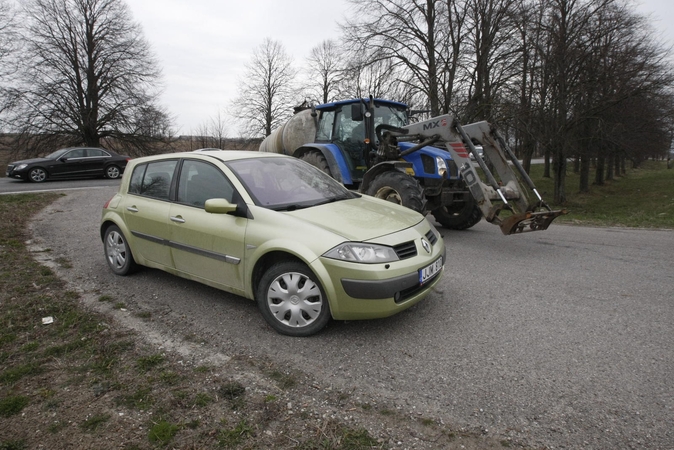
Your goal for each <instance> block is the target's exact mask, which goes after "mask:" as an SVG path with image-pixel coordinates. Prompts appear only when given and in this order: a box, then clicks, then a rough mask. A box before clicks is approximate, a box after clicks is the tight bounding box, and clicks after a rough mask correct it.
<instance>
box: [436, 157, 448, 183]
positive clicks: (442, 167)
mask: <svg viewBox="0 0 674 450" xmlns="http://www.w3.org/2000/svg"><path fill="white" fill-rule="evenodd" d="M435 163H436V164H437V165H438V174H439V175H440V176H441V177H442V178H447V163H446V162H445V160H444V159H443V158H442V157H440V156H436V157H435Z"/></svg>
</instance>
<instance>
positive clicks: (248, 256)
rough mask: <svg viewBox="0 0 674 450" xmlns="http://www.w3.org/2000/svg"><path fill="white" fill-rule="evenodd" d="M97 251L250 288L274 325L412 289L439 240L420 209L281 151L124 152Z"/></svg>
mask: <svg viewBox="0 0 674 450" xmlns="http://www.w3.org/2000/svg"><path fill="white" fill-rule="evenodd" d="M100 232H101V238H102V239H103V243H104V248H105V259H106V261H107V263H108V265H109V267H110V269H112V271H113V272H114V273H116V274H118V275H127V274H129V273H131V272H133V270H134V269H136V268H137V266H138V265H142V266H147V267H154V268H158V269H161V270H165V271H167V272H170V273H172V274H175V275H178V276H180V277H184V278H188V279H190V280H195V281H198V282H200V283H204V284H207V285H209V286H213V287H216V288H218V289H222V290H224V291H227V292H232V293H234V294H237V295H241V296H244V297H246V298H249V299H254V300H255V301H257V304H258V306H259V308H260V311H261V312H262V315H263V317H264V318H265V320H266V321H267V322H268V323H269V325H271V326H272V328H274V329H275V330H276V331H278V332H279V333H282V334H287V335H290V336H308V335H311V334H314V333H316V332H318V331H319V330H321V329H322V328H323V327H324V326H325V325H326V324H327V323H328V321H329V320H330V318H331V317H332V318H334V319H337V320H353V319H372V318H379V317H386V316H390V315H393V314H395V313H398V312H400V311H402V310H404V309H406V308H409V307H410V306H412V305H414V304H415V303H417V302H419V301H420V300H422V299H423V298H424V297H425V296H426V295H427V294H428V293H429V292H430V290H431V289H432V288H433V286H434V285H435V284H436V283H437V282H438V281H439V280H440V277H441V275H442V272H443V267H444V261H445V245H444V242H443V240H442V237H441V236H440V234H439V233H438V231H437V230H436V229H435V228H434V227H433V226H432V225H431V223H430V222H428V221H427V220H426V219H425V218H424V217H423V216H422V215H420V214H418V213H417V212H414V211H412V210H410V209H407V208H404V207H402V206H398V205H396V204H393V203H390V202H386V201H383V200H379V199H376V198H373V197H368V196H362V195H359V194H356V193H354V192H351V191H349V190H347V189H346V188H345V187H344V186H342V185H341V184H340V183H338V182H337V181H335V180H334V179H332V178H331V177H330V176H328V175H326V174H325V173H323V172H322V171H320V170H318V169H316V168H315V167H313V166H311V165H309V164H307V163H305V162H303V161H301V160H299V159H296V158H292V157H289V156H283V155H278V154H273V153H258V152H243V151H211V150H207V151H199V152H188V153H173V154H165V155H158V156H149V157H145V158H139V159H132V160H131V161H129V163H128V165H127V168H126V170H125V172H124V177H123V178H122V182H121V186H120V188H119V192H118V193H117V194H115V196H114V197H112V199H110V200H109V201H108V202H107V203H106V204H105V206H104V207H103V216H102V221H101V229H100Z"/></svg>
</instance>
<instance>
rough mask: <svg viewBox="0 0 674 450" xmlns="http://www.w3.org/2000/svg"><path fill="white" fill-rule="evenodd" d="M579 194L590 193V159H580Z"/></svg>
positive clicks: (582, 157)
mask: <svg viewBox="0 0 674 450" xmlns="http://www.w3.org/2000/svg"><path fill="white" fill-rule="evenodd" d="M580 192H590V157H589V156H588V155H582V156H581V157H580Z"/></svg>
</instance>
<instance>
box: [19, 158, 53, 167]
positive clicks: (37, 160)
mask: <svg viewBox="0 0 674 450" xmlns="http://www.w3.org/2000/svg"><path fill="white" fill-rule="evenodd" d="M45 162H54V160H53V159H47V158H32V159H22V160H21V161H14V162H11V163H9V164H10V165H12V166H18V165H19V164H35V163H45Z"/></svg>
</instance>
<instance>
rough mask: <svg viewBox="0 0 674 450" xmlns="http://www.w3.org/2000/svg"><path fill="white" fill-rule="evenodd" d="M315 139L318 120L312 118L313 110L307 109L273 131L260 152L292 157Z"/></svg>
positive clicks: (264, 141) (261, 145) (261, 146)
mask: <svg viewBox="0 0 674 450" xmlns="http://www.w3.org/2000/svg"><path fill="white" fill-rule="evenodd" d="M315 139H316V119H315V118H314V117H312V116H311V109H305V110H302V111H300V112H298V113H297V114H295V115H294V116H292V117H291V118H290V120H288V121H287V122H286V123H285V124H283V125H281V126H280V127H279V128H277V129H275V130H274V131H272V133H271V134H270V135H269V136H267V137H266V138H265V139H264V140H263V141H262V144H260V151H261V152H268V153H283V154H285V155H290V156H292V155H293V153H295V150H297V149H298V148H300V147H301V146H302V145H304V144H308V143H309V142H314V141H315Z"/></svg>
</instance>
